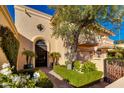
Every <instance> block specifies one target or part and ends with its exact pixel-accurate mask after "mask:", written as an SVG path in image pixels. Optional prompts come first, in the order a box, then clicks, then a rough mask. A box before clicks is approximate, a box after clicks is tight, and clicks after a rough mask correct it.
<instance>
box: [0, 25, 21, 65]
mask: <svg viewBox="0 0 124 93" xmlns="http://www.w3.org/2000/svg"><path fill="white" fill-rule="evenodd" d="M0 37H2V45H1V47H2V49H3V51H4V53H5V55H6V56H7V59H8V61H9V62H10V65H11V66H15V67H16V61H17V55H18V50H19V41H18V40H17V39H16V37H15V36H14V34H13V33H12V31H11V30H10V29H9V28H8V27H4V26H0Z"/></svg>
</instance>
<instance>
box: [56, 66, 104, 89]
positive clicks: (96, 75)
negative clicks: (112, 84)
mask: <svg viewBox="0 0 124 93" xmlns="http://www.w3.org/2000/svg"><path fill="white" fill-rule="evenodd" d="M54 71H55V72H56V73H57V74H59V75H60V76H61V77H63V79H65V80H67V81H68V82H69V84H71V85H72V86H74V87H83V86H85V85H88V84H90V83H92V82H94V81H97V80H99V79H101V77H102V74H103V73H102V72H101V71H91V72H87V73H79V72H77V71H74V70H67V68H66V67H64V66H59V65H57V66H54Z"/></svg>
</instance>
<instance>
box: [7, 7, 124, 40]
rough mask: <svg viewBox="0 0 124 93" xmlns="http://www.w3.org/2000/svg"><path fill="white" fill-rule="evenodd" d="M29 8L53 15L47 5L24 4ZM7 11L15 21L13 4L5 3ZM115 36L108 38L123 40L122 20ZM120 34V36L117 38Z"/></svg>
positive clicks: (123, 25)
mask: <svg viewBox="0 0 124 93" xmlns="http://www.w3.org/2000/svg"><path fill="white" fill-rule="evenodd" d="M26 6H28V7H30V8H33V9H36V10H38V11H41V12H44V13H46V14H49V15H54V13H55V10H53V9H50V8H49V7H48V6H47V5H26ZM7 8H8V11H9V13H10V15H11V17H12V20H13V22H14V21H15V13H14V6H13V5H7ZM102 25H103V26H104V27H105V28H107V29H110V28H111V27H112V25H111V24H109V23H107V22H106V23H104V24H103V23H102ZM115 32H116V33H115V36H110V39H112V40H124V22H123V23H122V25H121V27H120V35H119V31H115ZM119 36H120V38H119Z"/></svg>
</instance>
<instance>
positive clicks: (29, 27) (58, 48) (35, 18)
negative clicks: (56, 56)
mask: <svg viewBox="0 0 124 93" xmlns="http://www.w3.org/2000/svg"><path fill="white" fill-rule="evenodd" d="M25 9H26V11H27V12H28V13H29V14H30V15H31V17H29V16H28V15H27V14H25ZM51 18H52V16H50V15H47V14H45V13H42V12H39V11H37V10H34V9H31V8H28V7H26V6H15V25H16V27H17V29H18V31H19V33H20V34H21V35H22V36H24V37H26V38H27V39H28V40H30V41H31V42H32V43H33V45H28V44H26V46H27V47H32V48H33V51H34V52H35V42H36V40H38V39H43V40H45V43H46V45H47V51H48V52H49V53H51V52H60V53H61V58H60V60H59V63H60V64H65V60H66V58H65V53H66V49H65V48H64V47H63V41H62V40H61V39H60V38H59V39H55V37H52V26H51V22H50V20H51ZM38 24H42V25H43V27H44V29H43V31H39V30H38V29H37V25H38ZM23 43H24V42H23ZM24 60H25V59H24V58H21V60H19V62H21V61H24ZM34 61H35V60H34ZM34 63H35V62H34Z"/></svg>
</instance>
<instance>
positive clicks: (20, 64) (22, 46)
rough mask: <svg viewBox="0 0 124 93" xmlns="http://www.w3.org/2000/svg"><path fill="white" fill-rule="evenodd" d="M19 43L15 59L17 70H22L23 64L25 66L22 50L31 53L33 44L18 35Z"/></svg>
mask: <svg viewBox="0 0 124 93" xmlns="http://www.w3.org/2000/svg"><path fill="white" fill-rule="evenodd" d="M19 42H20V47H19V53H18V59H17V70H21V69H23V67H24V64H26V57H25V56H24V55H22V52H23V51H24V49H27V50H31V51H32V50H33V42H31V41H30V40H29V39H27V38H25V37H24V36H22V35H20V34H19ZM33 64H34V63H33Z"/></svg>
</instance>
